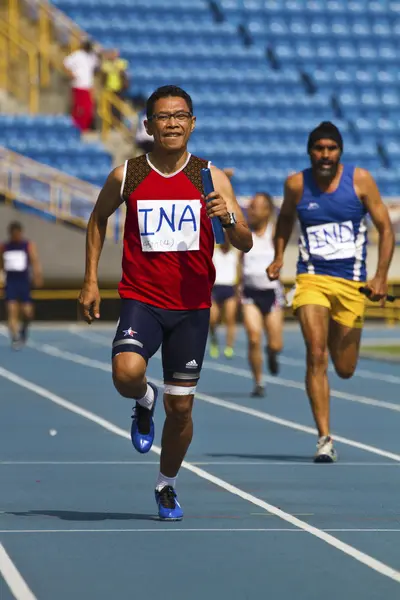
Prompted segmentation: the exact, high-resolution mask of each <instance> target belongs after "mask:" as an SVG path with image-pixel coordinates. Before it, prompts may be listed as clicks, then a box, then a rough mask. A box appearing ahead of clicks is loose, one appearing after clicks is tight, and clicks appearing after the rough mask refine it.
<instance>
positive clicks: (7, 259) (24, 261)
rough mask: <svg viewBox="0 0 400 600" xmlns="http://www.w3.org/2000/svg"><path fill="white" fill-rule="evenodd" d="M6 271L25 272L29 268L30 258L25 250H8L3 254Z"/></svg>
mask: <svg viewBox="0 0 400 600" xmlns="http://www.w3.org/2000/svg"><path fill="white" fill-rule="evenodd" d="M3 261H4V270H5V271H18V272H22V271H25V270H26V269H27V267H28V257H27V255H26V252H25V250H6V251H5V252H4V254H3Z"/></svg>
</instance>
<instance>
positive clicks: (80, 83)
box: [63, 40, 99, 131]
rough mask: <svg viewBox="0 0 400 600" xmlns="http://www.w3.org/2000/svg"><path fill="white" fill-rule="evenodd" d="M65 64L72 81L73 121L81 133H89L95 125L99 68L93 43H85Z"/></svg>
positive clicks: (67, 58)
mask: <svg viewBox="0 0 400 600" xmlns="http://www.w3.org/2000/svg"><path fill="white" fill-rule="evenodd" d="M63 64H64V68H65V70H66V73H67V75H68V77H69V78H70V80H71V91H72V110H71V115H72V119H73V121H74V123H75V125H76V126H77V127H78V128H79V129H80V130H81V131H87V130H88V129H90V128H91V126H92V123H93V117H94V77H95V72H96V70H97V68H98V67H99V58H98V56H97V54H96V53H95V52H94V50H93V45H92V42H90V41H89V40H86V41H84V42H83V43H82V46H81V48H80V50H76V51H75V52H72V54H70V55H69V56H67V57H66V58H65V59H64V63H63Z"/></svg>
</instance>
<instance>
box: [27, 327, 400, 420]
mask: <svg viewBox="0 0 400 600" xmlns="http://www.w3.org/2000/svg"><path fill="white" fill-rule="evenodd" d="M70 332H71V333H73V334H74V335H77V336H78V337H84V336H83V334H82V333H81V332H80V331H77V330H75V329H74V328H73V326H71V329H70ZM92 337H93V335H92V336H90V338H92ZM90 338H89V339H90ZM85 339H86V338H85ZM92 341H94V343H97V344H99V345H101V346H105V345H107V346H110V343H109V342H106V341H105V338H101V339H100V336H97V337H96V338H95V339H94V340H92ZM44 345H46V344H44ZM35 346H36V345H35ZM35 346H33V347H35ZM154 358H157V359H158V360H160V356H159V354H155V355H154ZM203 369H210V370H211V371H216V372H218V373H228V374H229V375H233V376H236V377H244V378H245V379H250V380H253V375H252V374H251V373H250V371H249V370H248V369H243V368H241V367H236V366H235V367H233V366H232V367H231V366H229V365H222V364H220V363H217V362H211V361H207V360H205V361H204V362H203ZM262 380H263V381H264V383H269V384H270V385H277V386H281V387H286V388H292V389H297V390H301V391H302V392H305V388H304V383H301V382H299V381H295V380H294V379H286V378H284V377H272V376H271V375H263V377H262ZM399 381H400V378H399ZM330 393H331V397H332V398H340V399H341V400H347V401H348V402H355V403H358V404H365V405H368V406H375V407H378V408H385V409H387V410H392V411H394V412H399V413H400V404H396V403H395V402H387V401H385V400H376V399H375V398H369V397H368V396H359V395H358V394H350V393H347V392H341V391H339V390H333V389H331V392H330Z"/></svg>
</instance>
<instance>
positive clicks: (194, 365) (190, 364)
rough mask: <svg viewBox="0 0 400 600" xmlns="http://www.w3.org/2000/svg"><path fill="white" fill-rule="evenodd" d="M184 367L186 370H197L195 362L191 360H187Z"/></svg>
mask: <svg viewBox="0 0 400 600" xmlns="http://www.w3.org/2000/svg"><path fill="white" fill-rule="evenodd" d="M186 366H187V368H188V369H197V367H198V366H199V365H198V364H197V362H196V361H195V360H194V359H193V360H189V362H187V363H186Z"/></svg>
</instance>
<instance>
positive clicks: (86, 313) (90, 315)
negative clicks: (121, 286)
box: [78, 282, 101, 325]
mask: <svg viewBox="0 0 400 600" xmlns="http://www.w3.org/2000/svg"><path fill="white" fill-rule="evenodd" d="M100 301H101V298H100V292H99V286H98V284H97V283H86V282H85V283H84V284H83V287H82V290H81V293H80V294H79V298H78V302H79V306H80V309H81V313H82V316H83V318H84V320H85V321H86V323H88V324H89V325H90V324H91V323H92V321H94V319H100Z"/></svg>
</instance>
